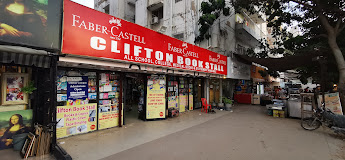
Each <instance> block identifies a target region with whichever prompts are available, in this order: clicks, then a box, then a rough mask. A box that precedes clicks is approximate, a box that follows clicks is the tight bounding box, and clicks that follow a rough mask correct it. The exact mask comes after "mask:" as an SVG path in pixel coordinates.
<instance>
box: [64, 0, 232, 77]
mask: <svg viewBox="0 0 345 160" xmlns="http://www.w3.org/2000/svg"><path fill="white" fill-rule="evenodd" d="M62 43H63V46H62V52H63V53H65V54H73V55H81V56H90V57H99V58H108V59H115V60H121V61H127V62H135V63H140V64H150V65H156V66H161V67H169V68H176V69H185V70H191V71H199V72H207V73H215V74H221V75H226V74H227V57H226V56H224V55H221V54H218V53H215V52H212V51H209V50H206V49H203V48H201V47H198V46H195V45H192V44H188V43H186V42H183V41H180V40H178V39H175V38H172V37H169V36H166V35H163V34H161V33H158V32H155V31H153V30H150V29H147V28H145V27H142V26H139V25H137V24H134V23H131V22H127V21H125V20H122V19H119V18H116V17H113V16H111V15H108V14H105V13H102V12H98V11H96V10H93V9H90V8H88V7H85V6H82V5H79V4H77V3H74V2H71V1H70V0H65V1H64V19H63V41H62Z"/></svg>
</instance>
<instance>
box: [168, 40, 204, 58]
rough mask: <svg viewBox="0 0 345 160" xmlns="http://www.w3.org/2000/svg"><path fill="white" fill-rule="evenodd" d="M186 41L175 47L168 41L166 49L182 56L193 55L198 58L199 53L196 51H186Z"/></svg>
mask: <svg viewBox="0 0 345 160" xmlns="http://www.w3.org/2000/svg"><path fill="white" fill-rule="evenodd" d="M187 48H188V43H187V42H183V43H182V47H176V46H174V45H172V44H171V43H168V51H171V52H175V53H179V54H182V55H183V56H184V57H195V58H199V54H198V53H196V52H192V51H188V49H187Z"/></svg>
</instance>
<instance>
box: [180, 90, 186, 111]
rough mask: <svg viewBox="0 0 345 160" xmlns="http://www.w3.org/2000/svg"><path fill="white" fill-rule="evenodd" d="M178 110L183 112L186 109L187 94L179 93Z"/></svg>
mask: <svg viewBox="0 0 345 160" xmlns="http://www.w3.org/2000/svg"><path fill="white" fill-rule="evenodd" d="M179 98H180V112H185V111H186V109H188V101H187V98H188V96H187V95H183V94H180V96H179Z"/></svg>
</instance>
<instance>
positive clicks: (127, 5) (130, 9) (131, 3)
mask: <svg viewBox="0 0 345 160" xmlns="http://www.w3.org/2000/svg"><path fill="white" fill-rule="evenodd" d="M135 3H136V2H135V0H95V10H98V11H101V12H105V9H104V8H105V7H106V6H107V5H109V14H110V15H112V16H115V17H118V18H121V19H124V20H127V21H130V22H133V23H134V20H135V12H136V10H135Z"/></svg>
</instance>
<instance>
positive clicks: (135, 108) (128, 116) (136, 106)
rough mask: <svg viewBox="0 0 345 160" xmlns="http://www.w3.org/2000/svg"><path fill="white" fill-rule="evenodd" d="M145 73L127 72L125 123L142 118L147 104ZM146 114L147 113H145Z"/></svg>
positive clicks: (125, 80) (124, 91)
mask: <svg viewBox="0 0 345 160" xmlns="http://www.w3.org/2000/svg"><path fill="white" fill-rule="evenodd" d="M145 82H146V80H145V75H144V74H139V73H126V74H125V79H124V90H123V97H124V107H123V112H124V125H126V124H130V123H135V122H137V121H139V119H142V118H141V117H140V116H141V115H142V113H144V108H145V107H144V106H145V97H146V96H145ZM144 115H145V113H144Z"/></svg>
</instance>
